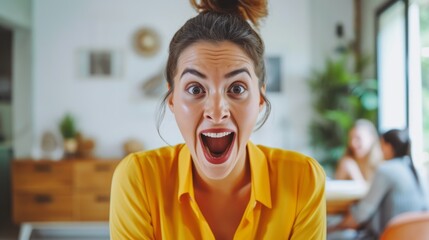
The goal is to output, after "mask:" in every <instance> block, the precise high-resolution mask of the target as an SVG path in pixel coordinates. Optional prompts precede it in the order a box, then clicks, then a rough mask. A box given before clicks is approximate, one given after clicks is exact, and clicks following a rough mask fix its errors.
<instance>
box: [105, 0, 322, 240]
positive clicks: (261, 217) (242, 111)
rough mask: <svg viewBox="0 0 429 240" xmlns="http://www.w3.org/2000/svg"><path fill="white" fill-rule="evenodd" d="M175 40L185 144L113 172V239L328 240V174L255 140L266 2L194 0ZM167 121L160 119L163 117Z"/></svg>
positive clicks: (171, 80) (173, 64) (173, 67)
mask: <svg viewBox="0 0 429 240" xmlns="http://www.w3.org/2000/svg"><path fill="white" fill-rule="evenodd" d="M192 3H193V5H194V6H195V7H196V8H197V9H199V10H200V13H199V14H198V15H197V16H196V17H194V18H192V19H190V20H188V21H187V22H186V23H185V24H184V25H183V26H182V27H181V28H180V29H179V30H178V31H177V32H176V34H175V35H174V37H173V39H172V40H171V43H170V51H169V58H168V64H167V69H166V76H167V82H168V86H169V90H168V92H167V94H166V97H165V98H164V102H165V103H166V104H167V105H168V107H169V109H170V110H171V112H172V113H173V114H174V116H175V119H176V122H177V125H178V126H179V129H180V132H181V134H182V136H183V138H184V140H185V144H179V145H177V146H172V147H165V148H161V149H156V150H153V151H148V152H140V153H135V154H131V155H129V156H128V157H126V158H125V159H124V160H123V161H122V162H121V163H120V164H119V166H118V168H117V169H116V171H115V174H114V177H113V182H112V192H111V209H110V233H111V238H112V239H324V238H325V236H326V223H325V211H326V210H325V198H324V187H325V186H324V182H325V176H324V172H323V170H322V169H321V167H320V166H319V165H318V163H317V162H316V161H315V160H313V159H311V158H309V157H306V156H304V155H301V154H299V153H296V152H291V151H284V150H280V149H272V148H268V147H264V146H256V145H254V144H253V143H251V142H250V141H249V138H250V134H251V133H252V131H253V130H254V128H255V125H256V122H257V118H258V115H259V113H260V112H261V111H262V110H263V109H264V108H265V109H266V110H268V111H266V113H265V115H264V117H263V118H262V122H264V121H265V120H266V118H267V117H268V113H269V110H270V104H269V102H268V100H267V99H266V98H265V95H264V94H265V66H264V59H263V54H264V45H263V42H262V39H261V38H260V36H259V35H258V34H257V32H256V31H255V30H254V29H253V28H252V26H251V25H250V24H249V23H248V22H247V20H249V21H251V22H252V23H253V24H255V25H257V23H258V20H259V19H260V18H261V17H263V16H265V15H266V12H267V9H266V2H265V1H247V2H246V1H213V0H203V1H201V2H200V4H197V3H196V2H195V1H192ZM161 115H162V114H161Z"/></svg>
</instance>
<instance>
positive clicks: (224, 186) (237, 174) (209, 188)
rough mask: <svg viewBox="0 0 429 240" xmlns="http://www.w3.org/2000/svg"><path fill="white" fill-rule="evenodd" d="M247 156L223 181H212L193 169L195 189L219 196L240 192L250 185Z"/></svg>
mask: <svg viewBox="0 0 429 240" xmlns="http://www.w3.org/2000/svg"><path fill="white" fill-rule="evenodd" d="M249 165H250V164H249V161H248V158H247V154H245V156H244V159H243V160H241V161H238V162H237V165H236V166H235V167H234V169H233V170H232V171H231V173H230V174H229V175H228V176H226V177H225V178H223V179H210V178H207V177H206V176H203V175H202V174H199V173H198V171H197V170H196V169H195V167H194V168H193V176H194V178H193V182H194V187H195V188H196V190H198V191H202V192H208V193H217V194H231V193H236V192H239V191H240V189H242V188H243V187H245V186H247V185H248V184H249V183H250V178H251V176H250V175H251V174H250V166H249Z"/></svg>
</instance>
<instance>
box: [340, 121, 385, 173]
mask: <svg viewBox="0 0 429 240" xmlns="http://www.w3.org/2000/svg"><path fill="white" fill-rule="evenodd" d="M356 128H363V129H366V130H367V131H368V132H369V133H370V134H371V136H372V137H373V143H372V146H371V149H370V151H369V154H368V155H367V160H368V161H367V162H368V163H369V165H370V166H371V167H373V168H375V167H376V166H377V165H378V164H379V163H380V161H382V160H383V152H382V151H381V146H380V141H379V140H378V138H379V137H378V132H377V129H376V128H375V126H374V124H373V123H372V122H371V121H369V120H367V119H358V120H356V122H355V123H354V125H353V127H352V129H356ZM344 155H345V156H348V157H350V158H352V159H356V156H354V153H353V151H352V149H351V146H350V141H348V143H347V148H346V152H345V154H344Z"/></svg>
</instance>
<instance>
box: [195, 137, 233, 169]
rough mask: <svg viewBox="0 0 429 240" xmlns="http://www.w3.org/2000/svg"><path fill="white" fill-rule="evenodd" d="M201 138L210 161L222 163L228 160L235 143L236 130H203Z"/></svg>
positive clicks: (205, 153)
mask: <svg viewBox="0 0 429 240" xmlns="http://www.w3.org/2000/svg"><path fill="white" fill-rule="evenodd" d="M200 138H201V144H202V145H203V146H202V147H203V151H204V155H205V157H206V158H207V160H208V161H209V162H210V163H213V164H221V163H223V162H225V161H226V160H228V158H229V155H230V154H231V150H232V146H233V145H234V138H235V133H234V132H231V131H224V132H216V133H215V132H203V133H201V134H200Z"/></svg>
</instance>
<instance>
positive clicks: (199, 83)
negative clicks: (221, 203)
mask: <svg viewBox="0 0 429 240" xmlns="http://www.w3.org/2000/svg"><path fill="white" fill-rule="evenodd" d="M174 85H175V86H174V91H173V93H172V95H171V96H170V98H169V107H170V109H171V111H172V112H173V114H174V116H175V118H176V121H177V124H178V126H179V129H180V132H181V133H182V135H183V137H184V139H185V142H186V144H187V146H188V148H189V149H190V152H191V155H192V159H193V162H194V165H195V166H196V168H197V171H198V172H199V173H200V174H204V175H205V176H206V177H208V178H210V179H222V178H224V177H226V176H228V174H229V173H231V171H232V170H233V169H234V167H235V166H236V165H237V163H238V162H242V163H244V161H245V160H246V143H247V141H248V140H249V138H250V134H251V133H252V131H253V128H254V126H255V123H256V121H257V118H258V114H259V112H260V110H261V109H262V108H263V105H264V101H263V98H262V97H261V95H260V92H259V87H258V78H257V77H256V74H255V71H254V65H253V61H252V60H251V59H250V58H249V57H248V56H247V55H246V53H245V52H244V51H243V50H242V49H241V48H239V47H238V46H237V45H235V44H233V43H230V42H221V43H209V42H197V43H194V44H192V45H191V46H189V47H188V48H186V49H185V50H184V51H183V52H182V54H181V56H180V57H179V59H178V64H177V71H176V75H175V77H174Z"/></svg>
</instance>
